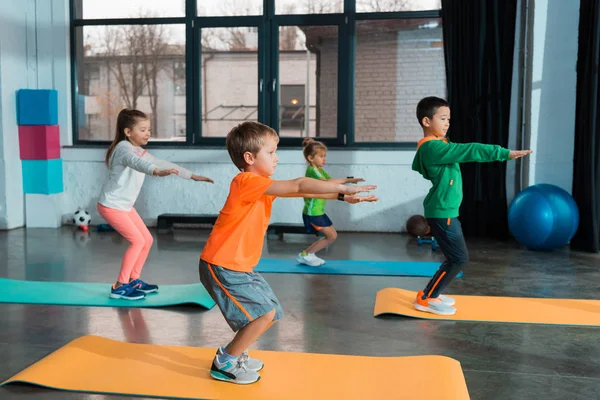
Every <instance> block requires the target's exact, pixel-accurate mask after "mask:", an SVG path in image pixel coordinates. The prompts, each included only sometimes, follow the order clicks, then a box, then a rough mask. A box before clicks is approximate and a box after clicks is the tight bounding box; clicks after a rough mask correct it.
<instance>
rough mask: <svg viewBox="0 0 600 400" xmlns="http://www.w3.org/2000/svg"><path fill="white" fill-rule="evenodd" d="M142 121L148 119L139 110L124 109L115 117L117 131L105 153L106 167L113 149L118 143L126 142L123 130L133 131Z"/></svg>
mask: <svg viewBox="0 0 600 400" xmlns="http://www.w3.org/2000/svg"><path fill="white" fill-rule="evenodd" d="M144 119H148V116H147V115H146V114H144V113H143V112H141V111H139V110H132V109H128V108H124V109H122V110H121V112H120V113H119V115H118V116H117V131H116V132H115V139H114V140H113V142H112V143H111V144H110V147H109V148H108V150H107V151H106V159H105V162H106V166H108V162H109V160H110V156H111V155H112V153H113V151H114V150H115V147H117V145H118V144H119V142H121V141H123V140H127V136H126V135H125V129H133V127H134V126H135V124H137V123H138V122H139V121H140V120H144Z"/></svg>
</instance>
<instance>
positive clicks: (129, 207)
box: [98, 109, 214, 300]
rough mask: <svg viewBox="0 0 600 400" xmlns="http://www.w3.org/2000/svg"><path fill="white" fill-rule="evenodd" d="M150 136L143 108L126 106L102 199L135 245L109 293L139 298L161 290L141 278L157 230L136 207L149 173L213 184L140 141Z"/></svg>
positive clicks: (106, 213) (101, 208) (105, 213)
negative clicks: (153, 152) (157, 154)
mask: <svg viewBox="0 0 600 400" xmlns="http://www.w3.org/2000/svg"><path fill="white" fill-rule="evenodd" d="M148 139H150V121H149V120H148V117H147V116H146V114H144V113H143V112H141V111H138V110H129V109H124V110H122V111H121V112H120V113H119V116H118V117H117V132H116V136H115V140H113V142H112V144H111V145H110V147H109V148H108V151H107V152H106V165H107V166H108V169H109V173H108V178H107V180H106V182H105V183H104V185H103V186H102V192H101V193H100V199H99V200H98V212H99V213H100V215H101V216H102V217H103V218H104V219H105V220H106V221H107V222H108V223H109V224H110V225H111V226H112V227H113V228H114V229H115V230H116V231H117V232H119V233H120V234H121V235H123V236H124V237H125V238H126V239H127V240H128V241H129V242H130V243H131V244H130V246H129V247H128V248H127V250H126V251H125V255H124V256H123V261H122V263H121V272H120V273H119V277H118V279H117V282H116V283H115V284H114V285H113V286H112V288H111V293H110V297H111V298H114V299H127V300H139V299H143V298H144V297H145V296H146V293H152V292H156V291H158V286H157V285H151V284H148V283H146V282H144V281H142V280H141V279H140V274H141V272H142V268H143V267H144V263H145V262H146V258H147V257H148V253H149V252H150V247H151V246H152V242H153V239H152V235H151V234H150V231H149V230H148V228H147V227H146V224H144V221H143V220H142V218H141V217H140V216H139V215H138V213H137V212H136V211H135V208H133V204H134V203H135V201H136V200H137V197H138V195H139V194H140V190H141V189H142V184H143V183H144V178H145V177H146V175H152V176H168V175H179V177H181V178H183V179H192V180H194V181H198V182H210V183H214V182H213V181H212V180H211V179H209V178H207V177H204V176H198V175H194V174H192V173H191V172H190V171H188V170H187V169H185V168H182V167H179V166H177V165H175V164H172V163H170V162H168V161H163V160H159V159H157V158H155V157H154V156H152V155H151V154H150V153H148V152H147V151H146V150H144V149H143V148H142V147H141V146H143V145H146V144H147V143H148Z"/></svg>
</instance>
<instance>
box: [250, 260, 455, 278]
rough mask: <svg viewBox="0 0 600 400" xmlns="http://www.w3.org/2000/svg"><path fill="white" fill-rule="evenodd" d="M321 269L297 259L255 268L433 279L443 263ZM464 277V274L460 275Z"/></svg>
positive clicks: (363, 263)
mask: <svg viewBox="0 0 600 400" xmlns="http://www.w3.org/2000/svg"><path fill="white" fill-rule="evenodd" d="M325 261H326V262H325V264H323V265H321V266H319V267H309V266H307V265H303V264H298V263H297V262H296V260H295V259H284V260H281V259H272V258H263V259H261V260H260V262H259V263H258V266H257V267H256V268H254V271H256V272H261V273H263V272H275V273H282V274H326V275H371V276H425V277H432V276H433V275H434V274H435V272H436V271H437V270H438V268H439V267H440V265H441V264H442V263H441V262H429V261H426V262H422V261H421V262H419V261H368V260H325ZM458 276H459V277H460V276H462V272H461V273H460V274H459V275H458Z"/></svg>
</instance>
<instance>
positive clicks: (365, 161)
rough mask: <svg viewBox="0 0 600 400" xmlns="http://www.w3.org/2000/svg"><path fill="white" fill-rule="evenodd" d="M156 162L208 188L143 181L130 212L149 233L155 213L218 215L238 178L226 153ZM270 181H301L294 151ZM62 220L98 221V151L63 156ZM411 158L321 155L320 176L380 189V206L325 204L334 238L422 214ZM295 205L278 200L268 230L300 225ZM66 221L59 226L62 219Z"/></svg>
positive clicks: (285, 154)
mask: <svg viewBox="0 0 600 400" xmlns="http://www.w3.org/2000/svg"><path fill="white" fill-rule="evenodd" d="M152 153H153V154H154V155H155V156H157V157H160V158H164V159H168V160H171V161H173V162H175V163H178V164H180V165H181V166H183V167H185V168H188V169H190V170H192V171H193V172H195V173H197V174H200V175H206V176H209V177H211V178H213V179H214V180H215V182H216V183H215V184H214V185H211V184H207V183H202V182H193V181H184V180H182V179H180V178H177V177H168V178H155V177H148V178H146V181H145V183H144V187H143V189H142V192H141V194H140V197H139V199H138V201H137V203H136V206H135V207H136V209H137V211H138V212H139V213H140V215H141V216H142V217H143V218H144V219H145V221H146V223H148V224H150V225H154V224H155V223H156V217H157V215H159V214H162V213H198V214H200V213H209V214H217V213H218V212H219V210H220V209H221V207H222V206H223V204H224V202H225V200H226V198H227V193H228V191H229V183H230V182H231V179H232V178H233V177H234V176H235V174H236V173H237V170H236V168H235V167H234V165H233V164H232V163H231V160H230V158H229V155H228V154H227V151H226V150H154V151H152ZM278 155H279V165H278V167H277V171H276V173H275V175H274V179H289V178H296V177H299V176H303V175H304V171H305V169H306V164H305V163H304V159H303V156H302V152H301V151H300V149H298V150H280V151H278ZM63 157H64V165H65V174H64V179H65V192H66V193H67V194H68V196H65V198H64V210H63V211H64V212H65V214H66V213H72V212H74V211H76V210H77V208H78V207H82V208H85V209H86V210H88V211H89V212H90V213H91V214H92V220H93V223H98V222H99V221H100V216H99V215H98V213H97V210H96V205H95V204H96V201H97V199H98V195H99V191H100V183H101V182H102V181H103V180H104V177H105V176H106V167H105V166H104V164H103V159H104V150H98V149H65V151H64V153H63ZM413 157H414V151H369V150H366V151H340V150H338V151H335V150H330V151H329V153H328V155H327V162H328V166H327V167H326V168H327V171H328V172H329V173H330V174H331V175H332V176H334V177H346V176H350V175H351V176H355V177H362V178H364V179H366V180H367V181H368V182H369V183H372V184H376V185H379V188H378V189H377V191H376V192H375V193H376V194H377V195H378V196H380V198H381V201H380V202H379V203H372V204H367V203H363V204H359V205H349V204H346V203H343V204H342V203H341V202H339V201H331V202H329V203H328V205H327V209H326V211H327V213H328V214H329V216H330V217H331V218H332V220H333V221H334V224H335V225H336V227H337V228H339V229H340V230H355V231H401V230H403V229H404V225H405V221H406V219H407V218H408V217H409V216H410V215H413V214H422V212H423V207H422V202H423V198H424V197H425V194H426V193H427V190H428V189H429V184H428V183H427V182H426V181H425V180H424V179H422V178H421V177H420V175H419V174H417V173H416V172H413V171H411V163H412V159H413ZM302 207H303V202H302V200H301V199H278V200H277V201H275V203H274V206H273V214H272V218H271V221H272V222H298V223H301V222H302V215H301V213H302ZM67 217H68V215H67V216H65V218H67Z"/></svg>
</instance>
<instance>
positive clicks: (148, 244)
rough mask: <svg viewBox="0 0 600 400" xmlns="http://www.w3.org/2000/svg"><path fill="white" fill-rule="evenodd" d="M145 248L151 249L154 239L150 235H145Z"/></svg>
mask: <svg viewBox="0 0 600 400" xmlns="http://www.w3.org/2000/svg"><path fill="white" fill-rule="evenodd" d="M144 239H145V242H146V247H152V243H154V238H153V237H152V235H151V234H148V235H145V238H144Z"/></svg>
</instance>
